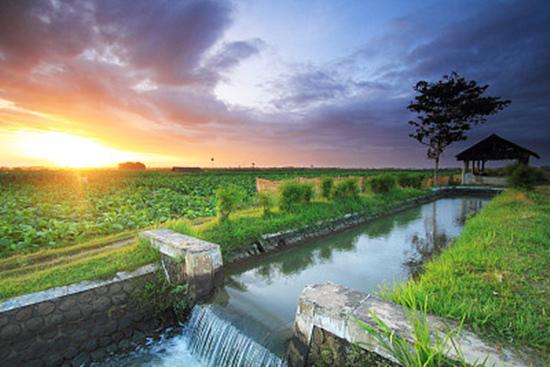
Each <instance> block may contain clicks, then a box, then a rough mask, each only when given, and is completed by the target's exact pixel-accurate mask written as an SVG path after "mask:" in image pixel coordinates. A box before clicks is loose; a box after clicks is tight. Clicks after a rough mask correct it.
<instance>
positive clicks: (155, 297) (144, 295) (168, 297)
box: [134, 270, 190, 317]
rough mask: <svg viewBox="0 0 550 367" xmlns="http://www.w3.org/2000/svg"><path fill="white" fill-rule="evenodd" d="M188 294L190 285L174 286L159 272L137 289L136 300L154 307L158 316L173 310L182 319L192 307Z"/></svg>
mask: <svg viewBox="0 0 550 367" xmlns="http://www.w3.org/2000/svg"><path fill="white" fill-rule="evenodd" d="M188 294H189V286H188V284H176V285H172V284H170V283H169V282H168V281H167V280H166V277H165V276H164V274H163V273H162V271H160V270H159V271H158V272H157V273H156V276H155V278H154V279H152V280H149V281H146V282H145V283H144V284H143V286H141V287H139V288H137V291H136V292H135V293H134V299H135V300H136V302H138V303H139V304H141V305H144V306H149V307H152V310H153V312H154V314H155V315H157V316H158V315H161V314H163V313H165V312H167V311H169V310H173V311H174V313H175V314H176V315H177V316H178V317H182V316H184V315H185V314H186V312H187V311H188V310H189V307H190V303H189V302H188Z"/></svg>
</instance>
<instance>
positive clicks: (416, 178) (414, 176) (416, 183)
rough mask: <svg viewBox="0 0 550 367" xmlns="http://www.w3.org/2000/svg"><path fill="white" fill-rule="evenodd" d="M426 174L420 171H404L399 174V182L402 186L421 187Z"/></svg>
mask: <svg viewBox="0 0 550 367" xmlns="http://www.w3.org/2000/svg"><path fill="white" fill-rule="evenodd" d="M423 181H424V175H422V174H419V173H402V174H400V175H398V176H397V183H398V184H399V186H401V187H412V188H415V189H419V188H421V187H422V182H423Z"/></svg>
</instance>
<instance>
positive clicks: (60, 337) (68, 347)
mask: <svg viewBox="0 0 550 367" xmlns="http://www.w3.org/2000/svg"><path fill="white" fill-rule="evenodd" d="M156 269H157V266H155V265H148V266H145V267H142V268H140V269H138V270H137V271H135V272H133V273H119V274H118V275H117V276H116V277H114V278H113V279H110V280H106V281H92V282H82V283H79V284H75V285H70V286H65V287H59V288H53V289H49V290H46V291H42V292H36V293H32V294H29V295H25V296H21V297H17V298H12V299H10V300H8V301H5V302H2V303H0V361H1V363H0V364H1V365H2V366H10V367H12V366H60V365H67V366H69V365H73V366H79V365H81V364H83V363H89V362H91V361H102V360H104V359H105V358H106V357H107V356H108V355H109V354H113V353H118V352H125V351H129V350H131V349H133V348H134V345H135V344H141V343H143V342H144V340H145V338H146V336H150V335H151V334H152V333H153V332H154V331H155V330H156V329H158V328H159V327H162V326H167V325H168V324H171V323H173V322H174V321H175V320H174V319H173V317H172V315H170V314H158V313H156V312H155V310H154V309H153V308H154V305H151V304H147V303H144V302H143V300H141V301H140V300H139V299H137V298H136V297H135V291H136V289H138V288H139V287H141V286H142V285H143V284H144V282H147V281H151V280H153V279H154V278H155V276H156V275H155V271H156Z"/></svg>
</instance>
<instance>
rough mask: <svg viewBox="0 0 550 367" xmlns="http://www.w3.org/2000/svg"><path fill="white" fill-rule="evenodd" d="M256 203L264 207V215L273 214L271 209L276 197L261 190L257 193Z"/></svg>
mask: <svg viewBox="0 0 550 367" xmlns="http://www.w3.org/2000/svg"><path fill="white" fill-rule="evenodd" d="M256 204H257V205H258V206H259V207H261V208H262V212H263V215H264V217H266V216H268V215H271V211H272V210H273V207H274V206H275V199H274V198H273V196H272V195H270V194H269V193H267V192H259V193H258V194H256Z"/></svg>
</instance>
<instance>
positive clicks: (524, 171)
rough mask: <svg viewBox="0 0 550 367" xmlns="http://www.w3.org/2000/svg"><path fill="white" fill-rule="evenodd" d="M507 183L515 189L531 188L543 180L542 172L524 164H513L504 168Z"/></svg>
mask: <svg viewBox="0 0 550 367" xmlns="http://www.w3.org/2000/svg"><path fill="white" fill-rule="evenodd" d="M505 172H506V177H507V179H508V184H509V185H510V186H512V187H514V188H517V189H524V190H532V189H533V187H534V186H535V184H537V183H539V182H543V181H544V174H543V173H542V172H541V171H540V170H538V169H536V168H535V167H530V166H527V165H525V164H513V165H509V166H507V167H506V168H505Z"/></svg>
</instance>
